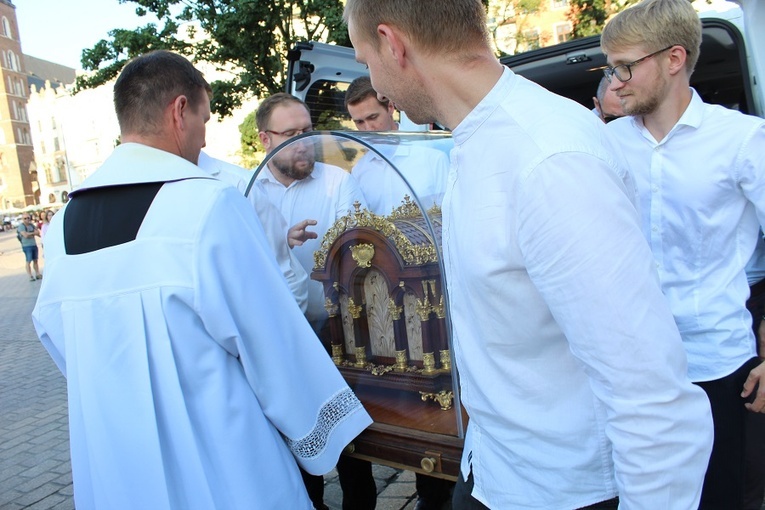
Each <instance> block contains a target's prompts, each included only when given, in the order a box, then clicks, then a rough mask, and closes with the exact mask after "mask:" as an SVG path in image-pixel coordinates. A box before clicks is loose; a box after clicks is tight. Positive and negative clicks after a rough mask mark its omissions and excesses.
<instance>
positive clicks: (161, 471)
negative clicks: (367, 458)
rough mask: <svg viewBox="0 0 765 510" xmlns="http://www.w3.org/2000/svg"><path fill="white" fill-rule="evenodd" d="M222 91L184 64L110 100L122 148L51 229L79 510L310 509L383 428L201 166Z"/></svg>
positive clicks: (57, 354)
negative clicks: (355, 449)
mask: <svg viewBox="0 0 765 510" xmlns="http://www.w3.org/2000/svg"><path fill="white" fill-rule="evenodd" d="M210 94H211V89H210V86H209V85H208V84H207V82H206V81H205V79H204V77H203V76H202V74H201V73H200V72H199V71H198V70H196V69H195V68H194V67H193V66H192V65H191V63H190V62H189V61H188V60H187V59H186V58H184V57H182V56H180V55H177V54H175V53H171V52H168V51H156V52H151V53H148V54H146V55H143V56H140V57H137V58H136V59H133V60H132V61H130V62H129V63H128V64H127V65H126V66H125V68H124V69H123V71H122V73H121V74H120V76H119V77H118V78H117V81H116V83H115V85H114V103H115V109H116V112H117V119H118V121H119V124H120V131H121V138H122V144H121V145H120V146H119V147H117V148H116V149H115V150H114V152H113V153H112V155H111V156H110V157H109V158H108V159H107V160H106V162H104V164H103V165H102V166H101V167H100V168H99V169H98V170H97V171H96V172H95V173H94V174H93V175H92V176H91V177H89V178H88V179H87V180H86V181H85V182H84V183H83V184H82V186H81V187H80V188H79V189H78V190H76V191H73V192H72V193H71V194H70V195H69V196H70V201H69V202H68V203H67V204H66V206H65V207H64V208H63V209H62V210H61V212H59V213H58V214H56V215H55V216H54V217H53V220H52V221H51V225H50V228H49V229H48V232H47V234H46V238H45V239H46V241H45V245H46V257H47V267H46V269H47V270H46V276H45V280H43V285H42V287H41V289H40V294H39V296H38V300H37V303H36V305H35V308H34V311H33V315H32V318H33V321H34V325H35V328H36V330H37V333H38V335H39V336H40V340H41V341H42V343H43V345H44V346H45V348H46V349H47V350H48V352H49V353H50V355H51V357H52V358H53V360H54V361H55V363H56V365H57V366H58V367H59V369H60V370H61V371H62V372H63V373H64V375H65V376H66V378H67V389H68V392H67V394H68V400H69V430H70V447H71V458H72V476H73V481H74V499H75V505H76V507H77V508H78V509H79V510H96V509H107V508H108V509H110V510H135V509H152V510H209V509H224V508H225V509H227V510H236V509H239V510H250V509H252V508H296V509H304V510H308V509H310V508H312V505H311V502H310V500H309V498H308V495H307V494H306V491H305V490H304V487H303V484H302V480H301V476H300V471H299V469H298V464H299V465H300V467H301V468H302V469H305V470H306V471H309V472H311V473H315V474H321V473H326V472H327V471H329V470H330V469H332V467H333V466H334V464H335V462H336V461H337V458H338V456H339V455H340V452H341V451H342V449H343V448H344V447H345V446H346V445H347V444H348V442H349V441H350V440H352V439H353V438H354V437H355V436H356V435H357V434H358V433H359V432H361V430H363V429H364V428H365V427H366V426H368V425H369V423H371V419H370V417H369V415H368V414H367V413H366V412H365V411H364V409H363V407H362V406H361V403H360V402H359V401H358V399H357V398H356V397H355V395H354V394H353V392H352V391H351V390H350V388H348V386H347V384H345V382H344V381H343V379H342V377H341V376H340V373H339V372H338V371H337V369H336V368H335V366H334V365H333V364H332V362H331V361H330V360H329V358H328V357H327V356H326V354H325V353H324V350H323V348H322V346H321V344H320V343H319V341H318V339H317V338H316V336H315V335H314V334H313V331H312V330H311V328H310V326H309V325H308V323H307V322H306V321H305V319H304V318H303V316H302V314H301V312H300V310H299V309H298V307H297V306H296V305H295V300H294V299H293V297H292V295H291V294H290V291H289V289H288V288H287V285H286V283H285V281H284V278H283V277H282V275H281V274H280V273H279V270H278V268H277V266H276V263H275V262H274V257H273V254H272V252H271V249H270V248H269V246H268V243H267V241H266V238H265V233H264V231H263V228H262V226H261V225H260V223H259V221H258V219H257V217H256V216H255V213H254V212H253V209H252V207H250V205H249V204H247V201H246V200H245V199H244V198H243V197H242V196H241V194H240V193H239V192H238V191H236V190H235V189H234V188H232V187H231V186H229V185H228V184H225V183H222V182H220V181H218V180H216V179H214V178H212V177H211V176H210V175H208V174H206V173H205V172H203V171H202V170H200V169H199V167H198V166H197V161H198V156H199V151H200V149H201V148H202V147H203V146H204V144H205V123H206V122H207V121H208V120H209V118H210V97H209V95H210Z"/></svg>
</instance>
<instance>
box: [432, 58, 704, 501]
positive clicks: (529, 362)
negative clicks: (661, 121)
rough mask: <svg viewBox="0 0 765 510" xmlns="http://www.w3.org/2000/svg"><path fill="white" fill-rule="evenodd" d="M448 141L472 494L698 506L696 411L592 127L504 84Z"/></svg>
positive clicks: (447, 246) (620, 178)
mask: <svg viewBox="0 0 765 510" xmlns="http://www.w3.org/2000/svg"><path fill="white" fill-rule="evenodd" d="M453 135H454V141H455V147H454V149H453V150H452V154H451V169H450V172H449V182H448V184H447V190H446V195H445V197H444V204H443V212H444V218H443V242H444V263H445V270H446V276H447V284H448V291H449V304H450V314H451V319H452V324H453V338H454V350H455V359H456V363H457V367H458V369H459V374H460V384H461V398H462V401H463V403H464V405H465V408H466V410H467V412H468V414H469V415H470V422H469V425H468V431H467V436H466V439H465V449H464V454H463V458H462V473H463V476H467V473H468V472H469V470H470V469H471V468H472V471H473V474H474V480H475V487H474V491H473V496H474V497H476V498H477V499H478V500H480V501H481V502H483V503H484V504H485V505H487V506H489V507H490V508H497V509H505V508H535V509H573V508H580V507H583V506H586V505H590V504H593V503H596V502H599V501H603V500H607V499H610V498H612V497H614V496H617V495H618V496H619V498H620V500H621V503H620V505H621V507H622V508H635V509H637V508H641V509H658V508H662V509H668V508H673V509H681V508H682V509H690V508H696V507H697V506H698V502H699V497H700V492H701V486H702V482H703V478H704V473H705V471H706V467H707V461H708V459H709V453H710V451H711V445H712V417H711V412H710V409H709V402H708V400H707V398H706V395H705V394H704V392H703V391H702V390H701V389H700V388H698V387H696V386H694V385H693V384H692V383H691V382H690V381H689V380H688V379H687V376H686V370H687V368H686V359H685V353H684V352H683V346H682V342H681V339H680V335H679V334H678V331H677V327H676V326H675V324H674V321H673V319H672V314H671V312H670V310H669V307H668V305H667V302H666V300H665V299H664V297H663V296H662V294H661V289H660V287H659V283H658V278H657V275H656V271H655V266H654V264H653V260H652V258H651V253H650V251H649V249H648V247H647V245H646V243H645V239H643V236H642V235H641V232H640V226H639V222H638V217H637V213H636V210H635V208H634V206H633V203H632V200H631V199H632V198H633V197H634V195H633V193H632V191H630V190H629V189H628V186H627V185H625V180H624V179H625V177H627V176H626V175H625V173H624V172H623V171H621V170H620V169H619V168H618V166H617V165H616V163H615V162H614V161H613V158H612V157H611V156H610V151H609V150H607V149H606V148H605V144H606V143H607V141H606V140H605V137H606V134H605V128H604V126H603V124H602V123H601V122H600V120H598V119H597V118H596V117H595V116H593V115H592V114H591V113H590V112H589V111H587V110H586V109H585V108H583V107H582V106H580V105H577V104H575V103H573V102H571V101H569V100H567V99H564V98H561V97H559V96H556V95H554V94H552V93H550V92H548V91H546V90H544V89H543V88H541V87H539V86H537V85H535V84H533V83H531V82H529V81H528V80H526V79H524V78H522V77H519V76H516V75H515V74H513V73H512V72H511V71H510V70H508V69H505V70H504V73H503V75H502V77H501V78H500V80H499V81H498V83H497V84H496V85H495V87H494V88H493V89H492V90H491V91H490V92H489V94H487V96H486V97H484V99H483V100H482V101H481V102H480V103H479V104H478V105H477V106H476V108H475V109H474V110H473V111H472V112H471V113H470V114H469V115H468V116H467V117H466V118H465V119H464V120H463V121H462V122H461V123H460V124H459V126H457V128H456V129H455V130H454V132H453Z"/></svg>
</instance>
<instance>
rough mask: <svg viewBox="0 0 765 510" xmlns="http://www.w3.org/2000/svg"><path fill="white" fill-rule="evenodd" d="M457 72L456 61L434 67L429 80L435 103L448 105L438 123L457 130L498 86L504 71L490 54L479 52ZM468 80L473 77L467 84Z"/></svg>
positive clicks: (462, 62) (463, 63) (460, 65)
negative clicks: (466, 77) (432, 74)
mask: <svg viewBox="0 0 765 510" xmlns="http://www.w3.org/2000/svg"><path fill="white" fill-rule="evenodd" d="M459 67H460V69H455V64H454V61H453V60H449V61H447V62H444V63H443V64H438V63H436V65H435V66H434V68H435V72H436V73H437V74H435V75H434V76H433V78H432V79H431V80H430V84H431V85H432V88H431V93H432V94H433V95H432V97H433V102H434V104H437V105H447V106H445V109H443V110H442V111H441V112H440V113H439V118H437V119H436V120H437V121H438V122H439V123H441V124H442V125H444V126H445V127H447V128H448V129H450V130H454V128H456V127H457V126H458V125H459V124H460V123H461V122H462V121H463V120H464V119H465V117H467V116H468V115H469V114H470V112H472V111H473V109H474V108H475V107H476V106H477V105H478V104H479V103H480V102H481V101H482V100H483V98H484V97H486V95H487V94H488V93H489V92H490V91H491V89H492V88H494V86H495V85H496V84H497V82H498V81H499V79H500V78H501V76H502V73H503V69H504V67H503V66H502V64H500V63H499V61H498V60H497V59H496V57H494V56H493V55H492V54H491V52H490V51H487V52H485V51H481V52H477V53H476V54H475V55H474V56H473V58H472V59H470V60H464V61H461V62H460V64H459ZM465 76H470V79H469V80H465V78H464V77H465Z"/></svg>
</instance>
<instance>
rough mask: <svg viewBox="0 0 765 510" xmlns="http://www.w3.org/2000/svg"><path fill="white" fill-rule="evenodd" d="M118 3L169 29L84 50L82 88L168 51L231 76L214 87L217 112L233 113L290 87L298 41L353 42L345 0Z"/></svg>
mask: <svg viewBox="0 0 765 510" xmlns="http://www.w3.org/2000/svg"><path fill="white" fill-rule="evenodd" d="M118 1H119V3H134V4H136V5H137V6H136V14H138V15H139V16H146V15H147V14H149V13H152V14H154V15H155V16H156V18H157V19H158V20H159V22H160V24H161V25H162V27H161V28H159V27H158V26H157V25H156V24H154V23H149V24H147V25H146V26H144V27H140V28H136V29H135V30H123V29H115V30H111V31H110V32H109V33H108V35H109V37H110V39H109V40H105V39H102V40H101V41H99V42H98V43H97V44H96V45H95V46H94V47H93V48H90V49H85V50H83V52H82V60H81V62H82V65H83V68H84V69H85V70H88V71H92V73H90V74H87V75H84V76H80V77H78V78H77V85H76V90H82V89H87V88H94V87H97V86H99V85H102V84H104V83H106V82H108V81H110V80H112V79H113V78H115V77H116V76H117V75H118V74H119V72H120V71H121V70H122V67H123V66H124V65H125V63H126V62H127V61H128V60H130V59H131V58H133V57H135V56H137V55H140V54H142V53H145V52H147V51H150V50H157V49H167V50H171V51H175V52H178V53H181V54H183V55H187V56H189V57H190V58H192V59H193V60H194V61H205V62H208V63H210V64H212V65H213V66H214V67H215V68H216V69H218V70H221V71H228V72H230V73H231V75H232V77H231V79H228V80H217V81H214V82H212V83H211V85H212V87H213V94H214V97H213V102H212V105H211V108H212V111H213V112H214V113H217V114H219V115H221V116H226V115H229V114H230V113H231V112H232V111H233V110H235V109H236V108H238V107H239V106H241V105H242V102H243V100H244V99H245V98H247V97H251V96H253V95H254V96H255V97H265V96H267V95H270V94H273V93H275V92H279V91H281V90H284V80H285V71H286V70H285V62H284V59H283V56H284V55H286V54H287V51H288V50H289V49H290V48H291V47H292V46H293V45H294V44H295V43H297V42H298V41H303V40H311V41H324V42H333V43H336V44H341V45H345V46H349V45H350V41H349V40H348V34H347V31H346V29H345V26H344V25H343V22H342V12H343V3H342V1H341V0H270V1H264V0H118ZM200 31H201V32H203V33H204V35H205V36H204V37H200V33H199V32H200Z"/></svg>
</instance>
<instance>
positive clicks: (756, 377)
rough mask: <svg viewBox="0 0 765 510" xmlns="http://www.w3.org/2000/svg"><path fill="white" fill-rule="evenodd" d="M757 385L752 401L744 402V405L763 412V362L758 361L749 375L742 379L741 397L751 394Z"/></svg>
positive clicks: (764, 409) (764, 370)
mask: <svg viewBox="0 0 765 510" xmlns="http://www.w3.org/2000/svg"><path fill="white" fill-rule="evenodd" d="M755 387H757V393H756V394H755V399H754V402H752V403H751V404H750V403H748V402H747V403H745V404H744V407H746V408H747V409H749V410H750V411H752V412H755V413H765V363H760V364H759V365H757V366H756V367H754V368H753V369H752V371H751V372H749V376H748V377H747V378H746V381H744V391H742V392H741V397H743V398H746V397H748V396H749V395H751V393H752V391H754V388H755Z"/></svg>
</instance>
